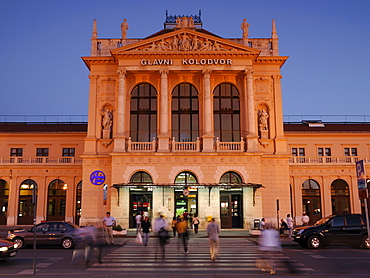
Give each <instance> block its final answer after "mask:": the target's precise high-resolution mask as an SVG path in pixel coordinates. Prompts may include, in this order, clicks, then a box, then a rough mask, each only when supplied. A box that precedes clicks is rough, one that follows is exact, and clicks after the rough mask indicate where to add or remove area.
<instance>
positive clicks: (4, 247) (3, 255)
mask: <svg viewBox="0 0 370 278" xmlns="http://www.w3.org/2000/svg"><path fill="white" fill-rule="evenodd" d="M18 248H19V246H18V244H17V243H14V242H11V241H9V240H3V239H0V260H5V259H7V258H10V257H14V256H15V255H17V253H18Z"/></svg>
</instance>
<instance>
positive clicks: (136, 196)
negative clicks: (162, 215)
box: [129, 189, 153, 228]
mask: <svg viewBox="0 0 370 278" xmlns="http://www.w3.org/2000/svg"><path fill="white" fill-rule="evenodd" d="M152 198H153V196H152V192H151V191H144V192H143V191H141V192H140V191H136V189H130V220H129V225H130V228H136V220H135V217H136V215H137V214H138V213H140V215H141V216H148V217H149V219H150V221H151V223H153V219H152V218H153V212H152V208H153V207H152Z"/></svg>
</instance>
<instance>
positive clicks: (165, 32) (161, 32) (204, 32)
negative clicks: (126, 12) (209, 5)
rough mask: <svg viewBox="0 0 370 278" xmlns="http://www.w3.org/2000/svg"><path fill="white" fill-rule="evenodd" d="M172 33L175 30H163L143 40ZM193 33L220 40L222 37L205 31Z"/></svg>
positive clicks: (199, 30)
mask: <svg viewBox="0 0 370 278" xmlns="http://www.w3.org/2000/svg"><path fill="white" fill-rule="evenodd" d="M174 31H176V30H175V29H163V30H160V31H158V32H156V33H154V34H152V35H149V36H147V37H146V38H145V39H149V38H153V37H157V36H160V35H163V34H168V33H171V32H174ZM195 31H197V32H199V33H203V34H206V35H210V36H214V37H216V38H222V37H220V36H218V35H215V34H213V33H212V32H209V31H207V30H205V29H195Z"/></svg>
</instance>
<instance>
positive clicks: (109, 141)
mask: <svg viewBox="0 0 370 278" xmlns="http://www.w3.org/2000/svg"><path fill="white" fill-rule="evenodd" d="M99 141H100V143H102V145H103V146H104V147H108V146H109V145H110V144H112V142H113V139H100V140H99Z"/></svg>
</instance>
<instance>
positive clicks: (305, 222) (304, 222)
mask: <svg viewBox="0 0 370 278" xmlns="http://www.w3.org/2000/svg"><path fill="white" fill-rule="evenodd" d="M301 220H302V226H308V222H310V217H309V216H308V215H307V214H306V213H305V212H304V213H303V216H302V219H301Z"/></svg>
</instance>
